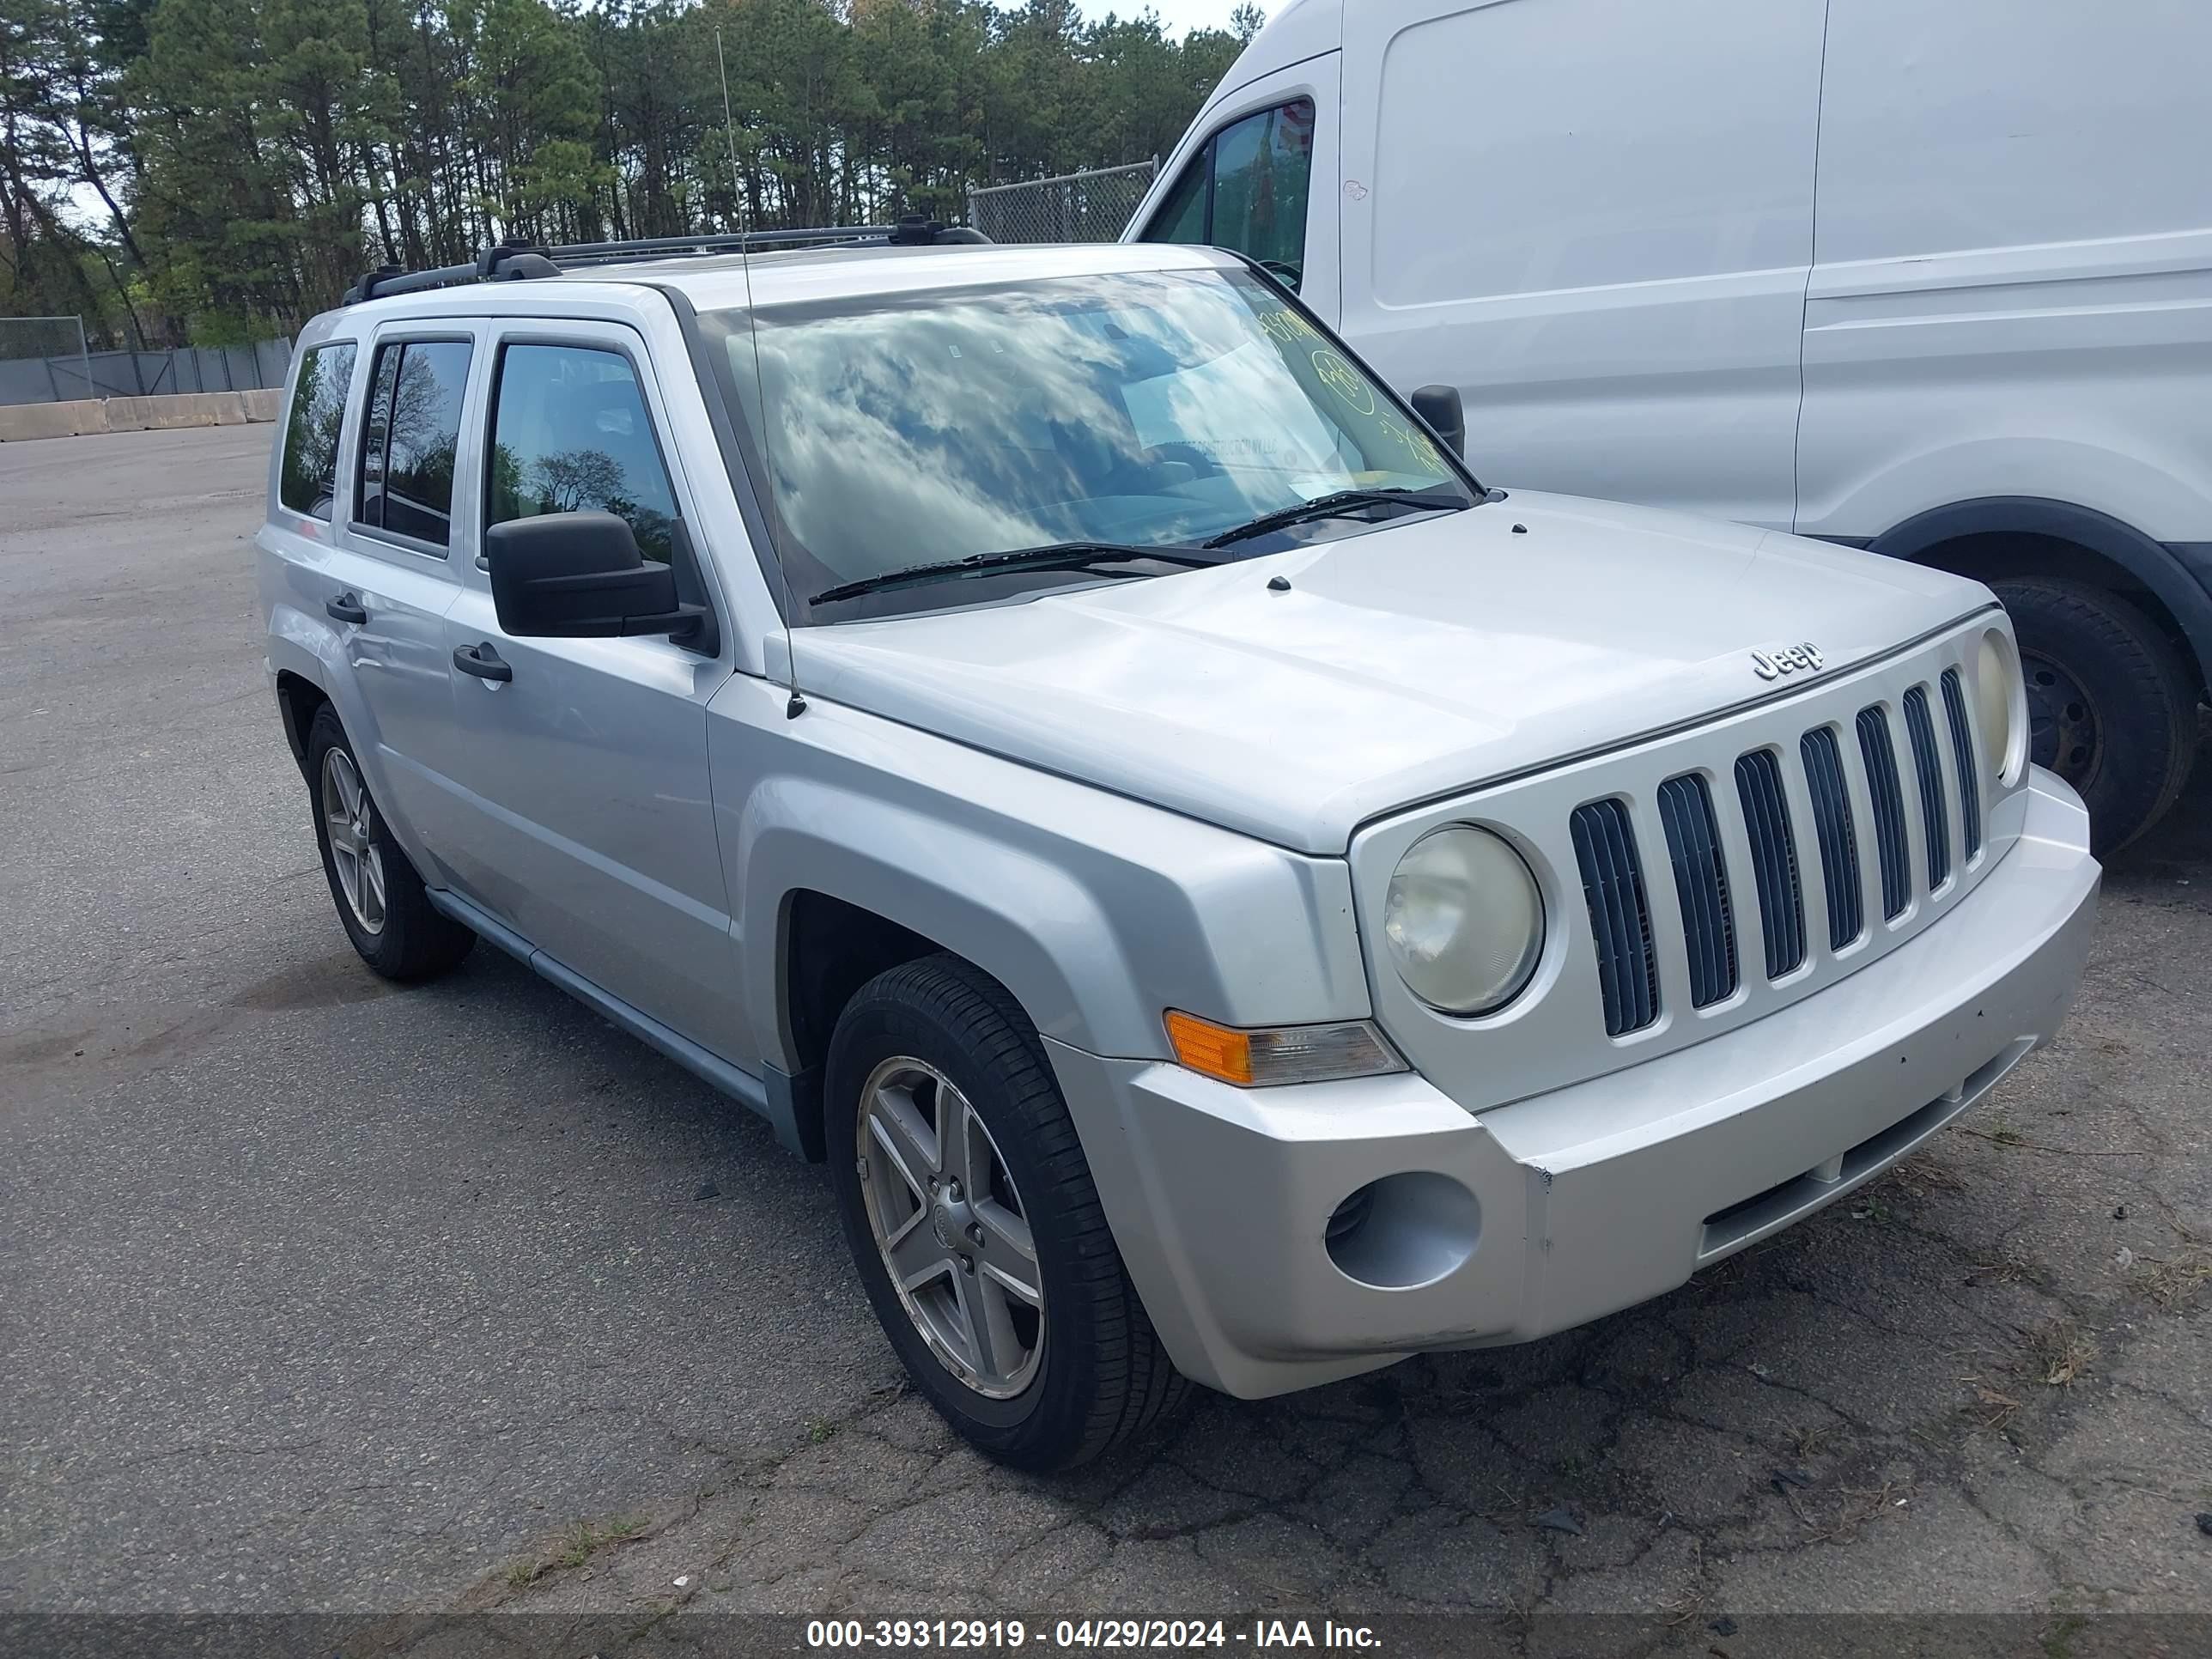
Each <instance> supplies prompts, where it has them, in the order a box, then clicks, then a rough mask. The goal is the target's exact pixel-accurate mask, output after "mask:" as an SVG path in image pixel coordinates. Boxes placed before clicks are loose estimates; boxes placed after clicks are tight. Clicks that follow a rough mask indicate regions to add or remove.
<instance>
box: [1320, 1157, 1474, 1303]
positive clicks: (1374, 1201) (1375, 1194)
mask: <svg viewBox="0 0 2212 1659" xmlns="http://www.w3.org/2000/svg"><path fill="white" fill-rule="evenodd" d="M1481 1221H1482V1212H1481V1206H1480V1205H1478V1204H1477V1203H1476V1202H1475V1199H1474V1194H1473V1193H1471V1192H1469V1191H1468V1189H1467V1188H1464V1187H1462V1186H1461V1185H1460V1184H1459V1182H1456V1181H1454V1180H1453V1179H1452V1178H1451V1177H1450V1176H1446V1175H1438V1174H1437V1173H1436V1172H1435V1171H1434V1170H1407V1171H1406V1172H1405V1173H1404V1174H1402V1175H1393V1176H1383V1178H1382V1179H1381V1180H1380V1181H1370V1182H1368V1183H1367V1184H1366V1185H1365V1186H1364V1187H1362V1188H1359V1189H1358V1191H1356V1192H1353V1193H1351V1194H1347V1195H1346V1198H1345V1200H1344V1201H1343V1202H1342V1203H1340V1204H1339V1205H1338V1206H1336V1209H1335V1212H1334V1213H1333V1214H1331V1215H1330V1217H1329V1218H1328V1228H1327V1230H1326V1231H1325V1233H1324V1235H1323V1242H1324V1243H1326V1245H1327V1246H1328V1259H1329V1260H1330V1261H1334V1263H1335V1264H1336V1267H1337V1271H1338V1272H1339V1273H1342V1274H1344V1276H1345V1277H1346V1278H1347V1279H1354V1280H1356V1281H1358V1283H1359V1284H1362V1285H1368V1286H1370V1287H1371V1288H1373V1289H1375V1290H1378V1291H1411V1290H1418V1289H1419V1287H1420V1286H1422V1285H1433V1284H1435V1283H1436V1282H1437V1280H1438V1279H1442V1278H1443V1277H1444V1276H1445V1275H1446V1274H1447V1273H1452V1272H1454V1271H1455V1270H1456V1269H1457V1268H1458V1267H1459V1266H1460V1264H1461V1263H1462V1262H1463V1261H1466V1260H1467V1259H1468V1257H1469V1256H1471V1255H1474V1247H1475V1243H1476V1241H1477V1239H1478V1238H1479V1237H1480V1234H1481V1230H1482V1228H1481Z"/></svg>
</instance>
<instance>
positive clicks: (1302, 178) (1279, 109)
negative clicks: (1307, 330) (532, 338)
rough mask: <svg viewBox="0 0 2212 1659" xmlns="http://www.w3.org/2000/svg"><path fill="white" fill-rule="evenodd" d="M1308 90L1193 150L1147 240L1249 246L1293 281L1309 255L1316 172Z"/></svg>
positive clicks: (1149, 227)
mask: <svg viewBox="0 0 2212 1659" xmlns="http://www.w3.org/2000/svg"><path fill="white" fill-rule="evenodd" d="M1313 139H1314V106H1313V100H1311V99H1310V98H1295V99H1292V100H1291V101H1290V102H1289V103H1287V104H1278V105H1277V106H1275V107H1274V108H1273V109H1265V110H1261V112H1259V113H1258V114H1257V115H1248V116H1246V117H1245V118H1243V120H1241V121H1237V122H1233V123H1231V125H1228V126H1225V127H1224V128H1222V130H1221V131H1218V132H1217V133H1215V134H1214V135H1213V137H1212V139H1210V140H1209V141H1208V142H1207V143H1206V148H1205V149H1203V150H1202V151H1200V153H1199V154H1198V155H1194V156H1193V157H1192V158H1191V160H1190V162H1189V165H1188V166H1187V167H1185V168H1184V169H1183V175H1182V178H1181V179H1177V180H1176V185H1175V188H1174V189H1173V190H1171V191H1169V192H1168V195H1167V198H1166V200H1164V201H1163V202H1162V203H1161V204H1160V207H1159V210H1158V212H1157V213H1155V214H1154V215H1153V216H1152V222H1151V223H1150V224H1149V225H1147V226H1146V228H1145V231H1144V235H1143V240H1146V241H1147V242H1207V243H1211V244H1212V246H1215V247H1225V248H1230V249H1232V250H1234V251H1235V252H1238V253H1243V254H1248V255H1249V256H1250V257H1251V258H1255V259H1257V260H1258V261H1260V263H1261V264H1264V265H1266V266H1267V267H1268V268H1269V269H1270V270H1273V271H1274V272H1275V273H1276V274H1277V275H1278V276H1281V277H1283V278H1285V280H1286V281H1287V282H1288V283H1290V285H1291V287H1292V288H1296V287H1297V284H1298V278H1299V276H1301V275H1302V274H1303V273H1304V267H1305V256H1306V193H1307V190H1308V187H1309V185H1310V184H1311V182H1312V179H1313Z"/></svg>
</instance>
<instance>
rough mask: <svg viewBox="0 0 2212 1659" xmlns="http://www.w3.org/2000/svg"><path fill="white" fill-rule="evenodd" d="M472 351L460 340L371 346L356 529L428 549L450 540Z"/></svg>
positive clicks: (363, 423) (391, 343) (407, 341)
mask: <svg viewBox="0 0 2212 1659" xmlns="http://www.w3.org/2000/svg"><path fill="white" fill-rule="evenodd" d="M470 351H471V347H470V344H469V343H468V342H467V341H466V340H406V341H393V342H389V343H386V344H383V345H380V346H379V347H377V349H376V361H375V367H374V373H373V374H371V376H370V380H369V398H368V413H367V416H366V418H365V419H364V421H363V422H362V452H361V512H360V522H361V523H362V524H364V525H367V526H369V527H370V528H372V529H376V530H383V531H387V532H391V533H392V534H393V535H396V536H404V537H406V538H409V539H410V540H412V541H418V542H427V543H428V544H430V545H432V546H434V547H444V546H447V544H449V543H451V541H452V540H453V457H454V453H455V452H456V451H457V450H458V449H459V447H460V441H461V399H462V394H463V393H464V392H465V390H466V389H467V386H468V380H469V356H470Z"/></svg>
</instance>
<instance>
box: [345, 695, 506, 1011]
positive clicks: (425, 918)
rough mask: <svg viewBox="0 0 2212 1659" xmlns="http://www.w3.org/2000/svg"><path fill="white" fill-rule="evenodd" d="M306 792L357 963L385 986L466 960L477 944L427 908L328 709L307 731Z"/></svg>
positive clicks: (404, 856) (426, 899) (473, 937)
mask: <svg viewBox="0 0 2212 1659" xmlns="http://www.w3.org/2000/svg"><path fill="white" fill-rule="evenodd" d="M307 787H308V792H309V799H310V800H311V802H312V803H313V809H314V817H315V844H316V845H317V846H318V847H319V848H321V850H322V854H323V875H324V877H325V878H326V879H327V880H328V881H329V883H330V887H331V902H332V903H334V904H336V905H337V911H338V921H340V922H341V923H342V924H343V926H344V927H345V930H346V937H347V938H348V939H351V940H352V941H353V948H354V949H355V950H356V951H358V952H359V953H360V955H361V959H362V961H363V962H365V963H368V965H369V966H370V967H371V968H374V969H375V970H376V971H377V972H378V973H380V974H381V975H384V977H385V978H386V979H396V980H418V979H428V978H431V977H433V976H434V975H438V974H442V973H444V972H446V971H447V969H450V968H452V967H453V966H454V965H455V964H456V963H459V961H460V959H461V958H462V957H465V956H466V955H468V953H469V951H470V949H471V947H472V946H473V945H475V944H476V942H477V936H476V935H475V934H474V933H471V932H470V931H469V930H468V929H467V928H465V927H462V926H461V925H460V923H459V922H457V921H453V920H451V919H450V918H448V917H447V916H446V915H442V914H441V913H440V912H439V911H438V910H437V909H436V908H435V907H434V906H433V905H432V904H431V902H430V900H429V897H428V895H427V894H426V893H424V891H423V890H422V877H420V876H418V875H416V873H415V866H413V865H412V864H410V863H409V862H408V860H407V854H405V853H404V852H403V851H402V850H401V849H400V846H399V843H398V842H397V841H396V840H394V839H393V838H392V827H391V826H390V825H389V824H387V823H386V822H385V821H384V814H383V813H382V812H381V811H379V810H378V809H377V805H376V802H375V800H374V799H373V798H372V797H371V796H370V794H369V793H368V783H367V782H366V781H364V780H363V779H362V775H361V763H360V762H359V761H358V760H357V759H356V757H355V756H354V752H353V744H351V743H349V742H348V741H347V739H346V734H345V727H344V726H343V725H342V724H340V722H339V720H338V716H337V710H336V709H334V708H331V706H330V704H328V703H325V704H324V705H323V706H322V707H321V708H318V709H317V710H316V711H315V718H314V720H313V721H312V722H310V723H309V725H308V726H307Z"/></svg>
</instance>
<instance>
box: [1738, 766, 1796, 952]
mask: <svg viewBox="0 0 2212 1659" xmlns="http://www.w3.org/2000/svg"><path fill="white" fill-rule="evenodd" d="M1735 787H1736V793H1737V794H1738V795H1740V796H1741V797H1742V799H1743V828H1744V833H1745V834H1746V835H1747V836H1749V837H1750V838H1751V874H1752V879H1753V881H1755V882H1756V883H1758V884H1759V929H1760V932H1761V933H1763V934H1764V935H1765V940H1766V976H1767V978H1769V979H1780V978H1781V977H1782V976H1783V975H1784V974H1794V973H1796V971H1797V969H1798V968H1799V966H1800V965H1801V964H1802V963H1803V962H1804V960H1805V900H1804V896H1803V894H1802V893H1801V892H1800V891H1799V890H1798V886H1797V843H1796V839H1795V838H1794V837H1793V836H1791V835H1790V803H1789V801H1788V800H1786V799H1784V796H1783V793H1782V764H1781V763H1780V762H1779V761H1778V760H1776V759H1775V758H1774V751H1773V750H1771V749H1754V750H1752V751H1751V752H1750V753H1749V754H1748V755H1742V756H1739V757H1737V759H1736V763H1735Z"/></svg>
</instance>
